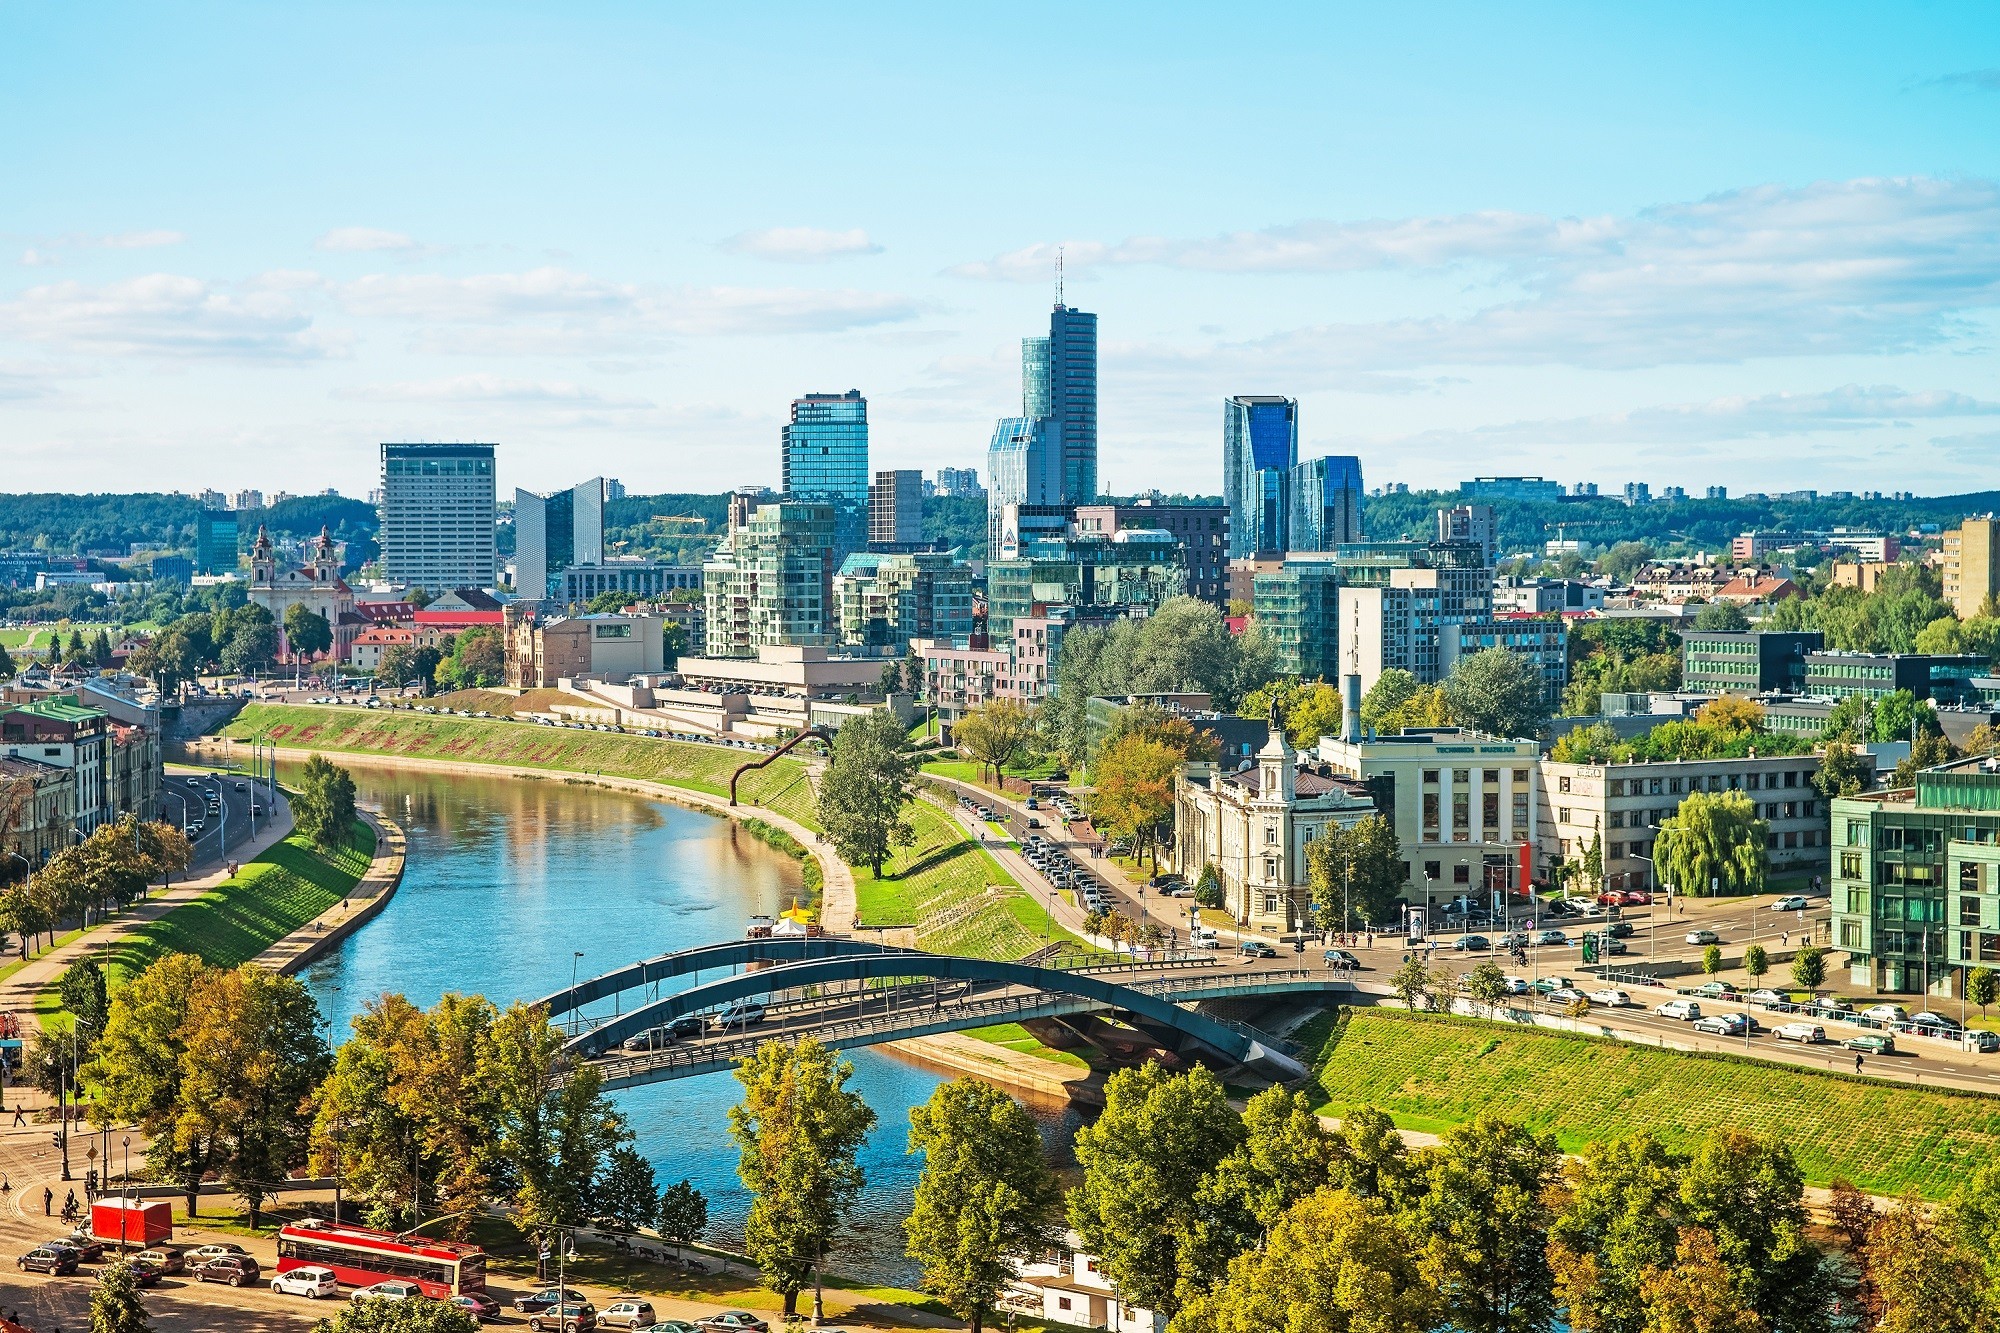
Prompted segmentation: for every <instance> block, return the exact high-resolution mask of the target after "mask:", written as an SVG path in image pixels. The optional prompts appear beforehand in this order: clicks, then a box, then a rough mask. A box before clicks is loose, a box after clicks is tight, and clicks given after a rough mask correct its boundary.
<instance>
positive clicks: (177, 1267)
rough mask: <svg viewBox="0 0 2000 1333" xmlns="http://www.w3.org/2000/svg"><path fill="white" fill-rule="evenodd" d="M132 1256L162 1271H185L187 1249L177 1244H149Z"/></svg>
mask: <svg viewBox="0 0 2000 1333" xmlns="http://www.w3.org/2000/svg"><path fill="white" fill-rule="evenodd" d="M132 1257H133V1258H135V1259H140V1260H143V1261H145V1262H146V1263H149V1264H151V1265H152V1266H153V1267H155V1268H157V1269H159V1270H160V1271H161V1272H162V1273H185V1272H186V1271H187V1251H185V1250H183V1249H182V1248H181V1247H180V1246H178V1245H150V1246H148V1247H147V1248H145V1249H143V1250H141V1251H139V1253H137V1254H135V1255H133V1256H132Z"/></svg>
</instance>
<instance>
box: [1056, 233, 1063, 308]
mask: <svg viewBox="0 0 2000 1333" xmlns="http://www.w3.org/2000/svg"><path fill="white" fill-rule="evenodd" d="M1062 303H1063V247H1062V246H1060V245H1058V246H1057V247H1056V308H1057V309H1061V308H1062Z"/></svg>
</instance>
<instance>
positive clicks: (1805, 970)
mask: <svg viewBox="0 0 2000 1333" xmlns="http://www.w3.org/2000/svg"><path fill="white" fill-rule="evenodd" d="M1792 981H1793V983H1794V984H1796V985H1797V986H1798V987H1799V989H1801V990H1809V991H1811V992H1812V993H1813V994H1814V995H1817V994H1819V988H1820V987H1821V986H1824V985H1825V984H1826V950H1824V949H1822V948H1820V947H1819V946H1818V945H1817V944H1807V945H1803V946H1801V947H1800V949H1799V951H1798V952H1797V953H1795V954H1793V955H1792Z"/></svg>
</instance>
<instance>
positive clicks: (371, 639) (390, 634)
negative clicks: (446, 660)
mask: <svg viewBox="0 0 2000 1333" xmlns="http://www.w3.org/2000/svg"><path fill="white" fill-rule="evenodd" d="M452 638H453V635H452V632H451V631H449V630H444V629H438V628H435V627H432V626H428V625H425V626H418V625H370V626H368V627H367V628H366V629H363V630H361V631H360V632H359V633H357V634H356V635H355V636H354V640H353V642H352V643H351V644H350V645H349V646H348V650H347V664H348V665H349V666H351V667H353V668H354V669H355V670H357V671H365V672H367V673H368V674H369V675H371V676H372V675H374V674H375V672H376V671H377V670H378V669H379V668H380V667H381V665H382V659H383V658H384V657H387V656H388V655H389V654H390V653H391V652H393V651H394V650H396V649H398V648H407V649H409V650H411V651H412V652H414V651H416V650H417V649H419V648H432V649H435V650H436V651H437V652H438V653H439V654H443V653H446V652H449V651H450V648H451V641H452Z"/></svg>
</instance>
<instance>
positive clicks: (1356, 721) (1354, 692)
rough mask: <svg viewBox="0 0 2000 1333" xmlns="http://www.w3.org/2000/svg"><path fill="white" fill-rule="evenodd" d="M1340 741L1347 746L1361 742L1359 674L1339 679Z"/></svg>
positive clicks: (1353, 672)
mask: <svg viewBox="0 0 2000 1333" xmlns="http://www.w3.org/2000/svg"><path fill="white" fill-rule="evenodd" d="M1340 739H1341V740H1342V741H1343V742H1345V743H1346V744H1348V745H1355V744H1358V743H1359V742H1360V740H1361V673H1360V672H1358V671H1350V672H1348V673H1347V674H1346V675H1344V676H1342V677H1341V678H1340Z"/></svg>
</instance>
